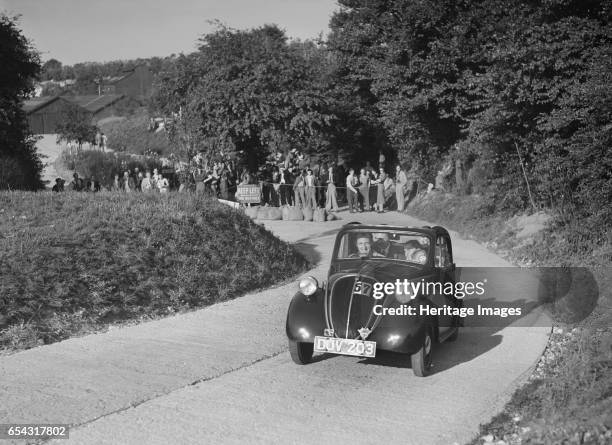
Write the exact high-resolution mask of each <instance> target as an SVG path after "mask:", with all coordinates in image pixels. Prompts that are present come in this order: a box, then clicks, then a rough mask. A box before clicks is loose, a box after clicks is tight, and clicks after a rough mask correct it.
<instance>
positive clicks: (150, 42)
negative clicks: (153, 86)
mask: <svg viewBox="0 0 612 445" xmlns="http://www.w3.org/2000/svg"><path fill="white" fill-rule="evenodd" d="M336 9H338V6H337V3H336V1H335V0H250V1H249V0H147V1H145V0H0V11H2V12H6V13H8V14H9V15H11V16H13V15H17V14H20V15H21V18H20V19H19V22H18V23H19V27H20V28H21V29H22V31H23V33H24V35H25V36H26V37H27V38H28V39H29V40H30V41H31V42H32V43H33V45H34V47H35V48H36V49H37V50H38V51H39V52H40V53H41V57H42V60H43V61H46V60H49V59H52V58H54V59H57V60H59V61H60V62H62V63H63V64H65V65H72V64H74V63H78V62H86V61H95V62H104V61H110V60H123V59H135V58H138V57H143V58H145V57H152V56H160V57H163V56H169V55H170V54H178V53H181V52H182V53H189V52H192V51H194V50H195V49H196V45H197V40H198V38H199V37H200V36H201V35H202V34H206V33H208V32H211V31H213V30H214V29H215V27H214V25H213V24H211V23H208V22H209V21H212V20H216V19H218V20H220V21H221V22H223V23H224V24H225V25H227V26H229V27H231V28H237V29H247V28H253V27H257V26H261V25H263V24H266V23H275V24H277V25H279V27H280V28H281V29H284V30H285V31H286V34H287V35H288V36H289V37H291V38H299V39H307V38H316V37H317V36H318V35H319V34H320V33H321V32H322V33H323V34H324V35H325V34H327V32H328V25H329V19H330V16H331V14H332V12H333V11H335V10H336Z"/></svg>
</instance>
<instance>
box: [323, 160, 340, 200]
mask: <svg viewBox="0 0 612 445" xmlns="http://www.w3.org/2000/svg"><path fill="white" fill-rule="evenodd" d="M336 175H337V173H336V172H335V170H334V166H333V165H332V164H331V163H330V164H329V165H328V173H327V181H326V182H327V199H326V201H325V209H326V210H327V211H328V212H329V211H330V210H332V208H333V210H334V212H337V211H338V197H337V194H336Z"/></svg>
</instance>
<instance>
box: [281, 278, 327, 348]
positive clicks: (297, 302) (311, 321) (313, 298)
mask: <svg viewBox="0 0 612 445" xmlns="http://www.w3.org/2000/svg"><path fill="white" fill-rule="evenodd" d="M326 327H327V326H326V324H325V292H324V291H323V289H321V288H318V289H317V291H316V292H315V293H314V294H312V295H310V296H308V297H307V296H305V295H304V294H302V293H301V292H297V293H296V294H295V295H294V296H293V299H292V300H291V304H290V305H289V310H288V311H287V323H286V331H287V337H288V338H289V339H290V340H293V341H298V342H305V343H313V342H314V338H315V336H317V335H323V331H324V330H325V328H326Z"/></svg>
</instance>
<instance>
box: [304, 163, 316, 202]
mask: <svg viewBox="0 0 612 445" xmlns="http://www.w3.org/2000/svg"><path fill="white" fill-rule="evenodd" d="M304 179H305V181H304V182H305V184H306V205H305V207H310V208H312V209H316V208H317V196H316V188H315V185H316V184H315V177H314V175H313V174H312V170H311V169H308V173H307V174H306V178H304Z"/></svg>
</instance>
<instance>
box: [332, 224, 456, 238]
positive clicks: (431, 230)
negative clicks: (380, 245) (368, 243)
mask: <svg viewBox="0 0 612 445" xmlns="http://www.w3.org/2000/svg"><path fill="white" fill-rule="evenodd" d="M355 229H357V230H372V231H375V230H397V231H402V230H406V231H408V230H409V231H411V232H417V233H422V234H423V235H429V236H437V235H447V236H450V235H449V233H448V231H447V230H446V229H445V228H444V227H441V226H433V227H431V226H423V227H412V226H396V225H388V224H362V223H360V222H350V223H347V224H345V225H343V226H342V228H341V229H340V232H339V234H340V233H344V232H347V231H350V230H355Z"/></svg>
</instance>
